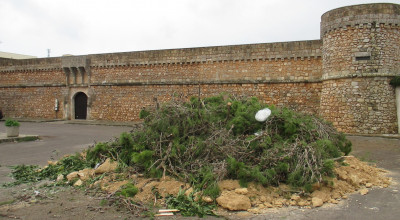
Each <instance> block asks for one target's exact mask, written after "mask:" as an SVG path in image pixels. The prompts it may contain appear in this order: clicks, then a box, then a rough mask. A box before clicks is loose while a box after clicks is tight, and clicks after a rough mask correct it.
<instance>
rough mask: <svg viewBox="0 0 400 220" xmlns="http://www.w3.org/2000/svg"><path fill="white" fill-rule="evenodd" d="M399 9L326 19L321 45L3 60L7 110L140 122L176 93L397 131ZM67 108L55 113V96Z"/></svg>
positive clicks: (1, 99)
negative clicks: (238, 98) (81, 109)
mask: <svg viewBox="0 0 400 220" xmlns="http://www.w3.org/2000/svg"><path fill="white" fill-rule="evenodd" d="M399 25H400V5H396V4H369V5H358V6H349V7H344V8H339V9H335V10H332V11H330V12H327V13H325V14H324V15H323V16H322V22H321V38H322V39H321V40H313V41H297V42H282V43H265V44H249V45H234V46H218V47H201V48H187V49H170V50H155V51H140V52H127V53H110V54H95V55H85V56H66V57H55V58H41V59H27V60H11V59H0V109H2V111H3V113H4V114H5V115H7V116H9V117H17V118H47V119H52V118H55V117H57V118H63V119H72V120H74V119H75V118H76V115H75V114H77V113H75V108H76V107H77V106H76V105H75V98H76V95H77V94H78V93H81V92H83V93H84V94H85V95H86V96H87V98H88V99H87V117H86V118H87V119H88V120H109V121H137V120H139V118H138V115H139V112H140V110H141V109H142V108H143V107H148V106H155V103H156V102H164V101H167V100H169V99H171V98H172V96H173V95H174V94H178V96H180V97H182V98H184V99H185V98H189V97H190V96H195V95H198V94H199V93H200V95H201V96H210V95H216V94H220V93H222V92H228V93H232V94H235V95H246V96H256V97H258V98H259V99H260V100H262V101H263V102H265V103H267V104H274V105H276V106H279V107H288V108H291V109H294V110H296V111H301V112H305V113H308V114H315V115H321V116H322V117H324V118H325V119H327V120H330V121H332V122H333V123H334V125H335V126H336V127H337V128H338V129H339V130H341V131H343V132H347V133H360V134H364V133H376V134H382V133H388V134H390V133H397V117H396V105H395V95H394V88H392V87H391V86H390V85H389V84H388V82H389V81H390V79H391V78H392V77H393V76H395V75H399V74H400V71H399V70H400V68H399V65H400V62H399V61H400V60H399V57H400V51H399V47H400V33H399ZM56 99H57V101H58V102H59V108H58V111H57V112H56V111H55V110H54V105H55V100H56Z"/></svg>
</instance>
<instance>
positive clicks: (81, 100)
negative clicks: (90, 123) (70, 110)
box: [74, 92, 88, 119]
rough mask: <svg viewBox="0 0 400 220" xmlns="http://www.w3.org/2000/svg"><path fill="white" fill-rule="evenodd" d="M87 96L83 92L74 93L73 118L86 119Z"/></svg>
mask: <svg viewBox="0 0 400 220" xmlns="http://www.w3.org/2000/svg"><path fill="white" fill-rule="evenodd" d="M87 101H88V97H87V95H86V94H85V93H83V92H78V93H77V94H76V95H75V98H74V102H75V119H86V117H87V103H88V102H87Z"/></svg>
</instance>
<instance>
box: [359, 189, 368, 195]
mask: <svg viewBox="0 0 400 220" xmlns="http://www.w3.org/2000/svg"><path fill="white" fill-rule="evenodd" d="M360 194H361V195H367V194H368V189H361V190H360Z"/></svg>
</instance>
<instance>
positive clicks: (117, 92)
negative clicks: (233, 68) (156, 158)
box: [90, 83, 321, 121]
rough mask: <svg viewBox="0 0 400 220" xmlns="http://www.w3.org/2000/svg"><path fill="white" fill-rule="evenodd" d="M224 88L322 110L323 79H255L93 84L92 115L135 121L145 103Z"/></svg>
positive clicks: (214, 92)
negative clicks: (184, 82) (147, 83)
mask: <svg viewBox="0 0 400 220" xmlns="http://www.w3.org/2000/svg"><path fill="white" fill-rule="evenodd" d="M199 87H200V93H201V96H212V95H218V94H221V93H224V92H228V93H230V94H235V95H238V96H256V97H258V98H259V99H260V100H262V101H263V102H264V103H266V104H273V105H276V106H278V107H288V108H291V109H293V110H296V111H300V112H305V113H308V114H318V113H319V104H320V103H319V102H320V92H321V83H254V84H248V83H244V84H206V85H204V84H203V85H200V86H199V85H139V86H93V87H91V89H92V94H93V100H92V103H91V113H90V114H91V117H92V118H94V119H97V120H110V121H135V120H138V119H139V117H138V116H139V112H140V110H141V109H142V108H143V107H155V106H156V101H155V100H157V101H158V102H159V103H163V102H166V101H168V100H170V99H171V98H173V97H174V95H177V96H178V97H181V99H182V100H187V99H188V98H190V97H191V96H197V95H198V94H199Z"/></svg>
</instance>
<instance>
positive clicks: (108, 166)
mask: <svg viewBox="0 0 400 220" xmlns="http://www.w3.org/2000/svg"><path fill="white" fill-rule="evenodd" d="M117 167H118V162H116V161H111V159H110V158H107V160H106V161H104V163H103V164H101V165H100V166H99V167H97V169H95V170H94V173H95V174H102V173H108V172H112V171H115V170H116V169H117Z"/></svg>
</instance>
